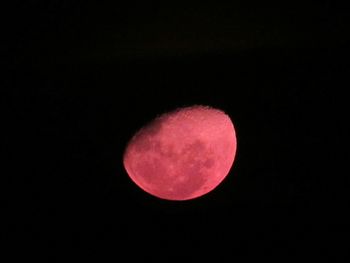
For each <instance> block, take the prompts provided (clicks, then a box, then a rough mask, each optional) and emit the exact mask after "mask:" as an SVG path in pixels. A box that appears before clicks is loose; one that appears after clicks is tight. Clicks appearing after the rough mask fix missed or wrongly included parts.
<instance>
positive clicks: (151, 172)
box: [123, 105, 237, 201]
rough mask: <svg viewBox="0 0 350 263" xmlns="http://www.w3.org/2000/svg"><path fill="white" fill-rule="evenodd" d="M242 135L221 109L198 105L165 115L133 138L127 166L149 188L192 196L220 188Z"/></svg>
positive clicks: (167, 195) (169, 196)
mask: <svg viewBox="0 0 350 263" xmlns="http://www.w3.org/2000/svg"><path fill="white" fill-rule="evenodd" d="M236 149H237V140H236V132H235V128H234V125H233V123H232V121H231V119H230V117H229V116H228V115H227V114H225V113H224V112H223V111H222V110H219V109H216V108H212V107H209V106H202V105H195V106H191V107H184V108H179V109H176V110H174V111H172V112H168V113H165V114H163V115H160V116H159V117H157V118H155V119H154V120H153V121H151V122H150V123H149V124H148V125H146V126H145V127H143V128H141V129H140V130H139V131H138V132H137V133H136V134H135V135H134V136H133V137H132V138H131V140H130V142H129V143H128V145H127V147H126V149H125V152H124V156H123V164H124V168H125V170H126V172H127V174H128V175H129V177H130V178H131V180H132V181H133V182H134V183H135V184H136V185H137V186H139V187H140V188H141V189H143V190H144V191H146V192H147V193H149V194H151V195H153V196H156V197H158V198H161V199H166V200H177V201H180V200H189V199H194V198H197V197H200V196H203V195H205V194H207V193H209V192H210V191H212V190H213V189H214V188H216V187H217V186H218V185H219V184H220V183H221V182H222V181H223V180H224V179H225V177H226V176H227V174H228V173H229V171H230V169H231V167H232V165H233V162H234V159H235V155H236Z"/></svg>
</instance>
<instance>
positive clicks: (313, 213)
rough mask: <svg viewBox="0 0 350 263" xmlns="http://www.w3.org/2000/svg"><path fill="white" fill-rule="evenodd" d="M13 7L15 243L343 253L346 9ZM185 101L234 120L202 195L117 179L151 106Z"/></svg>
mask: <svg viewBox="0 0 350 263" xmlns="http://www.w3.org/2000/svg"><path fill="white" fill-rule="evenodd" d="M101 2H102V1H101ZM12 5H13V6H12V8H11V12H13V13H10V14H11V15H10V16H9V17H10V18H9V19H8V21H7V24H8V26H7V28H6V30H5V31H4V32H5V33H4V34H6V41H5V47H6V51H7V52H6V53H7V55H8V58H10V60H9V63H7V68H8V69H9V72H10V73H9V74H7V71H6V74H4V75H6V76H7V77H8V79H7V78H6V82H5V87H9V89H5V90H6V91H9V92H6V93H7V94H8V95H9V96H8V97H7V98H6V99H3V103H2V104H3V105H5V111H4V112H5V115H6V116H5V118H4V121H5V122H4V123H5V125H4V126H5V127H6V128H5V130H6V131H8V132H7V133H6V135H5V137H3V140H4V144H3V145H4V147H3V149H4V150H5V153H6V155H7V156H8V157H9V158H10V162H6V164H10V171H11V172H10V173H8V174H9V175H10V176H9V180H8V181H9V187H6V188H7V189H10V191H9V193H8V194H6V195H5V202H6V204H7V205H6V207H8V208H9V212H8V213H6V214H7V215H9V216H10V218H11V220H10V223H9V224H6V225H5V231H4V237H5V239H6V240H7V243H8V244H10V245H14V246H15V247H16V248H17V251H18V254H21V253H22V254H25V255H28V258H29V257H31V256H32V255H33V256H35V258H36V257H38V258H42V259H44V260H47V262H55V261H57V262H66V260H67V259H74V260H75V261H78V262H84V261H91V262H107V260H110V261H113V262H132V261H133V260H138V261H137V262H145V261H147V260H151V261H152V260H156V259H159V260H162V262H168V261H169V260H171V259H172V260H173V259H178V260H181V261H187V260H188V261H191V262H196V261H202V260H204V259H209V260H210V259H212V260H214V261H215V262H221V261H223V260H236V259H239V258H244V259H248V258H254V259H255V260H256V259H259V260H263V259H265V258H274V259H277V260H279V261H282V262H284V260H285V259H288V258H291V257H294V256H296V257H297V258H302V257H303V258H304V256H311V257H312V258H314V257H322V258H327V257H329V258H343V257H344V256H345V254H346V253H347V251H346V248H347V245H348V244H347V242H348V241H347V242H346V239H345V237H346V236H347V226H348V218H347V217H346V214H347V211H346V210H348V205H349V202H348V199H347V191H348V189H349V188H348V182H349V180H348V177H347V173H346V172H345V171H344V169H343V167H344V166H345V165H344V164H345V163H346V159H347V157H348V150H346V149H345V145H344V138H345V135H347V132H346V131H345V130H344V128H343V126H344V123H346V122H348V117H346V116H344V115H345V114H344V112H345V105H346V97H345V96H342V91H341V90H345V89H346V88H347V87H348V84H347V81H348V80H347V78H348V75H349V62H348V60H347V59H346V57H347V56H346V55H347V54H346V52H345V51H346V47H347V40H346V36H345V35H346V34H347V33H346V32H347V28H348V27H347V21H346V19H348V18H347V17H348V15H349V12H348V10H347V9H346V8H344V7H342V6H339V5H336V4H335V2H333V3H331V1H317V2H316V1H315V3H309V2H308V3H306V2H305V1H304V2H295V1H293V2H291V3H286V2H283V4H279V5H273V4H268V3H265V2H264V3H262V2H261V3H252V2H250V3H248V2H246V1H234V3H231V4H218V3H211V4H203V3H198V4H194V3H191V4H190V3H186V4H183V5H181V4H179V3H174V4H170V3H168V2H164V1H162V2H161V1H155V2H152V3H151V2H146V1H144V3H143V4H139V3H137V2H133V1H125V3H119V2H118V1H109V2H105V1H104V2H103V3H100V2H98V3H86V1H22V3H16V2H15V3H14V4H12ZM194 104H203V105H210V106H212V107H217V108H219V109H222V110H224V111H225V112H226V113H227V114H228V115H229V116H230V117H231V119H232V120H233V122H234V124H235V128H236V132H237V141H238V148H237V155H236V160H235V163H234V166H233V168H232V169H231V172H230V174H229V175H228V177H227V178H226V179H225V181H224V182H223V183H222V184H221V185H219V186H218V187H217V188H216V189H215V190H214V191H213V192H211V193H210V194H208V195H205V196H203V197H201V198H198V199H194V200H190V201H186V202H171V201H166V200H160V199H157V198H155V197H153V196H151V195H149V194H147V193H145V192H143V191H142V190H141V189H139V188H138V187H137V186H136V185H135V184H134V183H133V182H132V181H131V180H130V179H129V177H128V176H127V174H126V172H125V170H124V167H123V163H122V157H123V152H124V149H125V147H126V145H127V143H128V140H129V139H130V138H131V137H132V136H133V134H134V133H135V132H136V131H137V130H138V129H139V128H141V127H142V126H143V125H145V124H147V123H148V122H149V121H151V120H152V119H153V118H154V117H156V116H157V115H159V114H162V113H164V112H167V111H170V110H173V109H175V108H178V107H182V106H191V105H194ZM8 128H10V129H8ZM6 164H5V166H6ZM5 192H7V191H5ZM12 216H13V217H12ZM22 247H23V248H24V249H22ZM20 252H21V253H20ZM125 256H126V257H127V258H129V259H124V257H125Z"/></svg>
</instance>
